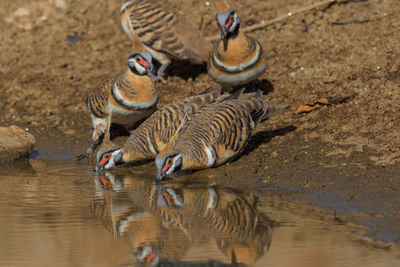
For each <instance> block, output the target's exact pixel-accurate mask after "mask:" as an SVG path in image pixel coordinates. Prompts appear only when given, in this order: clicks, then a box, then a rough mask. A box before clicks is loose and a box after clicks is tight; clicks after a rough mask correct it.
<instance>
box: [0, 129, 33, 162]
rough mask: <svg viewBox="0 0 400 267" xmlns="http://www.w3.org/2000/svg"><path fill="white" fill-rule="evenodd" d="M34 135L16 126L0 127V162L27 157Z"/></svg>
mask: <svg viewBox="0 0 400 267" xmlns="http://www.w3.org/2000/svg"><path fill="white" fill-rule="evenodd" d="M34 146H35V137H34V136H33V135H32V134H30V133H28V132H26V131H24V130H23V129H21V128H19V127H17V126H14V125H13V126H9V127H0V163H5V162H10V161H13V160H17V159H23V158H27V157H29V155H30V154H31V153H32V150H33V147H34Z"/></svg>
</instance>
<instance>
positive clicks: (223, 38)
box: [221, 29, 226, 41]
mask: <svg viewBox="0 0 400 267" xmlns="http://www.w3.org/2000/svg"><path fill="white" fill-rule="evenodd" d="M221 40H222V41H224V40H226V31H225V29H222V30H221Z"/></svg>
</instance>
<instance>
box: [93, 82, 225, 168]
mask: <svg viewBox="0 0 400 267" xmlns="http://www.w3.org/2000/svg"><path fill="white" fill-rule="evenodd" d="M220 93H221V91H220V90H218V89H209V90H207V91H206V92H204V93H203V94H201V95H197V96H192V97H188V98H186V99H183V100H181V101H178V102H173V103H170V104H167V105H164V106H163V107H162V108H160V109H159V110H157V111H156V112H154V113H153V114H152V115H151V116H150V118H148V119H147V120H145V121H144V122H143V123H142V124H141V125H139V127H138V128H136V129H135V130H134V131H133V132H132V134H131V135H130V136H129V138H128V139H127V140H126V142H125V144H124V146H123V147H122V148H118V147H115V145H113V144H112V143H111V142H110V141H109V140H108V138H107V139H106V138H105V139H104V142H103V144H102V145H101V147H100V149H99V151H98V152H97V165H96V168H95V170H96V171H101V170H102V169H103V168H105V169H110V168H112V167H113V166H115V165H116V164H120V163H131V162H136V161H142V160H149V159H154V158H155V157H156V156H157V154H158V152H159V151H161V150H163V149H164V148H165V146H166V145H167V144H168V143H169V142H170V140H171V138H173V137H174V136H175V134H176V132H177V131H178V129H179V127H180V126H181V124H182V123H183V122H184V120H185V117H186V116H188V115H189V116H190V115H192V114H195V113H197V112H198V111H199V110H200V109H201V108H202V107H204V106H207V105H209V104H211V103H213V102H215V101H216V100H217V99H219V97H220Z"/></svg>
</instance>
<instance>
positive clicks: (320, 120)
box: [0, 0, 400, 242]
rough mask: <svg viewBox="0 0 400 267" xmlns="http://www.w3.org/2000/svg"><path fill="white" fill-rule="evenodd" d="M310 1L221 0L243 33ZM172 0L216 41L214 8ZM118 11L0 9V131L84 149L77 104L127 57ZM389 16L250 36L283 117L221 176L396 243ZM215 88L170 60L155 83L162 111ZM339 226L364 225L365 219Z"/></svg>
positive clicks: (395, 60)
mask: <svg viewBox="0 0 400 267" xmlns="http://www.w3.org/2000/svg"><path fill="white" fill-rule="evenodd" d="M318 1H322V0H318ZM318 1H317V0H315V1H309V0H287V1H284V2H282V1H272V0H267V1H256V0H242V1H238V0H236V1H234V0H231V1H230V2H231V4H232V6H233V7H234V8H235V9H236V10H237V13H238V15H239V17H240V18H241V20H242V25H243V27H247V26H249V25H251V24H254V23H258V22H260V21H262V20H264V21H267V20H270V19H273V18H276V17H277V16H280V15H283V14H287V13H289V12H294V11H295V10H297V9H300V8H302V7H305V6H308V5H310V4H312V3H317V2H318ZM173 2H176V4H177V5H178V6H179V7H180V8H181V9H182V10H183V11H184V12H185V13H186V14H187V15H188V16H190V18H191V20H192V22H193V23H194V24H195V25H198V27H199V29H200V30H201V31H202V32H203V33H204V34H205V35H206V36H214V35H216V34H218V30H217V26H216V23H215V18H214V14H215V11H214V9H215V8H216V2H215V1H210V5H209V6H207V5H205V1H203V0H202V1H197V0H194V1H184V0H174V1H173ZM337 2H340V1H337ZM342 2H345V1H342ZM120 6H121V2H120V1H93V0H89V1H76V0H66V1H62V0H37V1H34V2H32V1H27V0H16V1H1V2H0V16H1V18H2V20H3V21H2V23H0V58H1V62H2V64H1V66H0V81H1V83H0V89H1V92H2V93H1V95H0V103H1V106H2V107H3V112H2V115H1V116H0V124H1V125H3V126H7V125H13V124H15V125H18V126H20V127H23V128H24V129H25V128H28V129H29V131H30V132H31V133H33V134H34V135H35V137H36V138H37V139H39V140H40V139H42V140H47V142H48V144H49V145H51V144H52V143H63V142H71V143H75V144H82V147H84V146H86V145H87V144H88V142H89V140H90V135H91V122H90V117H89V111H88V110H87V109H86V107H85V106H84V103H83V99H84V97H85V96H86V95H87V94H88V92H90V90H91V88H93V87H95V86H96V85H98V84H99V83H100V82H101V81H102V80H104V79H106V78H109V77H112V76H115V75H118V74H119V73H121V72H122V71H123V70H124V68H125V67H126V62H127V58H128V56H129V54H130V52H131V51H130V48H131V42H130V40H129V39H128V38H127V36H125V34H124V33H123V31H122V28H121V26H120V21H119V20H120V19H119V8H120ZM399 12H400V2H399V1H397V0H368V1H350V3H342V4H334V5H331V6H329V7H327V6H325V8H322V9H321V8H317V9H313V10H309V11H305V12H300V13H298V14H296V15H293V16H290V17H289V18H288V19H284V20H281V21H279V22H277V23H274V24H272V25H270V26H268V27H266V28H263V29H260V30H257V31H254V32H252V33H250V34H251V35H252V36H254V37H256V38H258V40H260V42H261V43H262V45H263V49H264V53H265V57H266V60H267V62H268V69H267V71H266V72H265V74H263V75H262V76H261V77H260V78H261V80H262V82H263V84H270V85H272V86H270V90H269V92H268V94H267V98H268V101H269V102H271V103H288V104H291V105H292V109H291V110H290V111H289V112H286V113H285V114H281V115H278V116H273V117H271V119H270V120H269V121H266V122H264V123H262V124H261V125H260V127H259V129H258V133H257V134H256V136H255V138H254V139H253V140H252V142H251V143H250V145H249V147H248V149H247V150H246V152H245V155H244V156H243V157H241V158H240V159H239V160H237V161H236V162H234V163H232V164H230V166H223V167H222V168H221V171H222V172H232V173H233V172H235V171H236V172H237V171H239V170H240V169H241V167H242V166H246V167H248V169H247V173H244V174H243V176H249V174H248V173H249V169H250V172H251V175H250V176H251V177H253V176H255V177H256V178H257V179H255V180H254V181H257V182H258V183H260V184H262V185H264V186H265V187H279V188H300V189H301V190H305V191H306V192H307V195H309V196H310V200H312V201H314V203H316V204H317V205H320V206H323V207H327V208H331V209H338V210H340V212H342V213H343V214H344V215H346V214H354V213H357V214H358V213H363V214H367V216H368V218H369V220H368V224H371V225H372V226H371V225H370V226H371V227H370V229H371V231H370V233H369V234H370V235H372V236H374V237H376V238H377V239H380V240H386V241H395V242H399V237H400V226H399V224H398V223H397V222H398V219H399V217H400V209H399V208H398V207H399V206H400V193H399V192H400V191H399V190H400V180H399V178H398V174H399V169H398V167H397V166H398V165H397V164H398V163H399V161H400V150H399V145H398V144H399V142H400V135H399V131H400V117H399V116H398V114H399V111H400V106H399V105H398V103H399V100H400V90H399V89H400V88H399V86H400V46H399V35H398V33H399V32H400V20H399V19H398V14H399ZM338 23H339V24H340V23H345V24H344V25H338ZM346 23H347V24H346ZM305 25H306V28H307V31H304V30H305ZM183 66H184V67H183ZM213 84H214V83H213V81H212V80H211V78H210V77H209V76H208V75H207V73H206V71H205V68H204V66H203V67H199V66H192V65H187V64H183V63H176V64H174V66H173V67H172V68H171V69H170V71H169V80H168V83H167V84H161V83H158V84H157V89H158V93H159V95H160V104H163V103H166V102H168V101H172V100H176V99H180V98H183V97H186V96H188V95H192V94H195V93H198V92H201V91H203V90H204V89H205V88H206V87H208V86H210V85H213ZM337 95H341V96H350V97H351V99H350V100H349V101H347V102H346V103H342V104H338V105H332V106H325V107H323V108H321V109H319V110H316V111H313V112H311V113H307V114H302V115H298V114H296V113H295V109H296V108H297V107H298V106H299V105H301V104H304V103H310V102H313V101H315V100H316V99H319V98H324V97H328V96H337ZM251 181H253V180H251ZM349 220H351V221H356V222H361V223H362V222H364V221H365V216H360V217H357V216H350V217H349Z"/></svg>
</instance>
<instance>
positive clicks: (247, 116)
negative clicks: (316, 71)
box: [155, 89, 268, 181]
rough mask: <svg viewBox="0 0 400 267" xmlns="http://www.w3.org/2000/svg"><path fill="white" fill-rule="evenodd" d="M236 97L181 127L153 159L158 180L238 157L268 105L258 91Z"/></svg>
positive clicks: (198, 115) (195, 116) (214, 106)
mask: <svg viewBox="0 0 400 267" xmlns="http://www.w3.org/2000/svg"><path fill="white" fill-rule="evenodd" d="M242 90H243V89H242ZM237 92H238V91H237ZM239 93H241V92H240V91H239ZM238 95H240V94H238V93H235V94H233V95H231V96H230V97H227V98H225V99H224V100H223V101H221V102H219V103H216V104H214V105H210V106H208V107H207V108H204V109H203V110H202V111H201V112H198V113H196V114H194V115H193V116H192V117H191V119H190V120H188V121H187V122H186V123H185V124H184V125H183V126H182V128H181V129H180V131H179V132H178V133H177V136H176V137H175V138H174V139H172V140H171V141H170V143H169V144H168V145H167V146H166V147H165V148H164V150H163V151H160V152H159V153H158V155H157V157H156V159H155V163H156V166H157V171H158V172H157V178H156V180H157V181H161V180H162V179H163V177H164V176H165V175H169V174H171V173H173V172H176V171H178V170H199V169H205V168H211V167H216V166H219V165H221V164H224V163H226V162H228V161H229V160H232V159H233V158H235V157H237V156H239V155H240V153H241V151H242V150H243V148H244V147H245V146H246V144H247V143H248V141H249V140H250V137H251V136H252V134H253V132H254V131H255V129H256V127H257V125H258V123H259V122H260V120H261V119H263V117H264V116H265V115H266V113H267V110H268V105H267V103H266V101H265V97H264V95H263V94H262V93H261V91H260V90H259V91H257V93H252V94H243V97H238ZM246 96H247V97H246Z"/></svg>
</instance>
